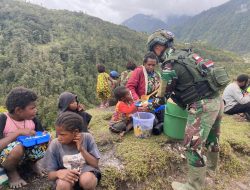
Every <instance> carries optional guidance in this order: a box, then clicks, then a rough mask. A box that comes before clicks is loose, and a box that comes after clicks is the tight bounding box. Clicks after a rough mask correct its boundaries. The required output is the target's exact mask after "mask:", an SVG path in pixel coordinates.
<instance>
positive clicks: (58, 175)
mask: <svg viewBox="0 0 250 190" xmlns="http://www.w3.org/2000/svg"><path fill="white" fill-rule="evenodd" d="M82 125H83V119H82V117H81V116H79V115H78V114H76V113H73V112H68V111H66V112H64V113H62V114H60V115H59V116H58V118H57V120H56V123H55V126H56V133H57V135H58V138H56V139H54V140H53V141H52V142H51V143H50V145H49V148H48V150H47V152H46V155H45V160H46V163H47V165H46V170H47V171H48V178H49V180H51V181H54V182H55V186H56V189H57V190H67V189H69V190H70V189H73V188H75V187H77V186H80V187H81V188H83V189H84V190H94V189H95V188H96V186H97V183H98V181H99V180H100V179H101V172H100V170H99V168H98V162H99V159H100V153H99V151H98V149H97V145H96V143H95V141H94V138H93V136H92V135H91V134H89V133H83V132H82V129H83V128H82Z"/></svg>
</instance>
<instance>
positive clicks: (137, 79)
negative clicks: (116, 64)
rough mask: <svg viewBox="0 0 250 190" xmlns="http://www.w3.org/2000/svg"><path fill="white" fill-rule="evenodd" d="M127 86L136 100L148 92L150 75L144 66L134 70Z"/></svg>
mask: <svg viewBox="0 0 250 190" xmlns="http://www.w3.org/2000/svg"><path fill="white" fill-rule="evenodd" d="M145 76H146V77H145ZM126 87H127V88H128V89H129V90H130V91H131V93H132V96H133V99H134V100H138V99H140V97H141V96H142V95H145V94H147V92H146V89H148V75H147V71H146V69H145V67H144V66H140V67H137V68H136V69H135V70H134V71H133V72H132V74H131V76H130V78H129V79H128V82H127V85H126Z"/></svg>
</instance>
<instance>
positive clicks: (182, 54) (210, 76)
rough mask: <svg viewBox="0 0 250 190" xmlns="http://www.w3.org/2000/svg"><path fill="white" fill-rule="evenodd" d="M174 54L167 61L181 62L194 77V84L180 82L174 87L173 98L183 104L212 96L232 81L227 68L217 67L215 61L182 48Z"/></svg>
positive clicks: (172, 62)
mask: <svg viewBox="0 0 250 190" xmlns="http://www.w3.org/2000/svg"><path fill="white" fill-rule="evenodd" d="M174 54H175V55H174V56H170V57H169V58H168V60H167V62H170V63H171V64H181V65H182V66H183V67H185V68H186V70H187V71H188V73H189V74H190V75H191V76H192V78H193V81H192V84H191V85H188V87H187V86H186V84H178V86H176V88H174V93H173V96H172V98H173V99H174V100H175V101H176V102H177V103H179V104H181V105H182V106H186V105H188V104H190V103H193V102H195V101H198V100H201V99H203V98H208V97H212V96H213V95H215V94H216V93H218V92H219V90H221V89H223V88H224V87H225V86H226V85H227V84H228V83H229V82H230V79H229V77H228V74H227V72H226V70H225V68H223V67H215V65H214V62H213V61H211V60H206V59H203V58H201V57H200V56H199V55H197V54H195V53H193V52H191V51H188V50H181V51H179V52H176V53H174ZM171 57H172V58H171ZM177 80H178V79H177ZM176 89H182V90H181V91H180V90H176Z"/></svg>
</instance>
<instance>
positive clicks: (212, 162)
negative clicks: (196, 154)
mask: <svg viewBox="0 0 250 190" xmlns="http://www.w3.org/2000/svg"><path fill="white" fill-rule="evenodd" d="M218 160H219V152H208V153H207V174H208V175H209V177H212V178H214V177H215V176H216V168H217V166H218Z"/></svg>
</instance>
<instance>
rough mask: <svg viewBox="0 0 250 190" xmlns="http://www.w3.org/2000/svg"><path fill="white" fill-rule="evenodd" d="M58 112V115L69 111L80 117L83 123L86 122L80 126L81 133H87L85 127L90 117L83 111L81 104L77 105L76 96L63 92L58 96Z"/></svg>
mask: <svg viewBox="0 0 250 190" xmlns="http://www.w3.org/2000/svg"><path fill="white" fill-rule="evenodd" d="M58 110H59V114H61V113H63V112H65V111H71V112H75V113H77V114H78V115H80V116H81V117H82V118H83V121H84V123H85V122H86V124H84V125H83V126H82V127H83V130H82V131H83V132H88V127H87V126H88V125H89V122H90V120H91V118H92V116H91V115H90V114H88V113H87V112H85V111H84V106H83V105H82V104H79V101H78V99H77V95H75V94H72V93H70V92H63V93H62V94H60V96H59V101H58Z"/></svg>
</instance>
